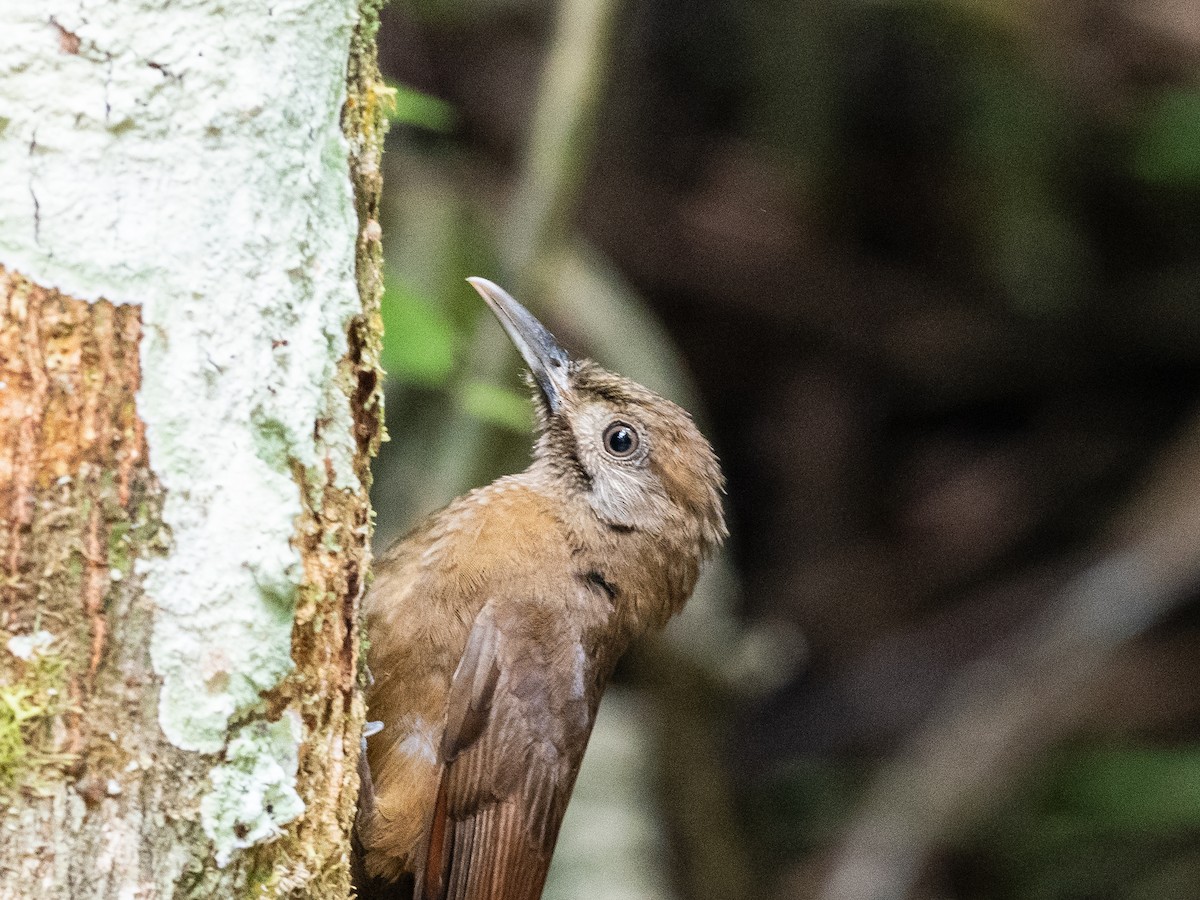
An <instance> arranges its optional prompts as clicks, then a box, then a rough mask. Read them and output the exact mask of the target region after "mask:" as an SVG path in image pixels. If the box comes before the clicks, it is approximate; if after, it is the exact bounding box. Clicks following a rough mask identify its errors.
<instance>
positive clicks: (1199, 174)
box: [1133, 90, 1200, 188]
mask: <svg viewBox="0 0 1200 900" xmlns="http://www.w3.org/2000/svg"><path fill="white" fill-rule="evenodd" d="M1133 165H1134V171H1135V172H1136V173H1137V175H1138V177H1139V178H1141V179H1142V180H1143V181H1146V182H1148V183H1150V184H1154V185H1159V186H1161V187H1193V188H1195V187H1200V91H1195V90H1190V91H1189V90H1175V91H1166V92H1165V93H1163V94H1162V95H1161V96H1160V97H1159V98H1158V101H1157V102H1156V103H1155V104H1154V106H1153V108H1152V109H1151V110H1150V113H1149V115H1148V117H1147V119H1146V122H1145V125H1144V127H1143V128H1142V130H1141V133H1140V134H1139V135H1138V137H1137V146H1136V148H1135V150H1134V157H1133Z"/></svg>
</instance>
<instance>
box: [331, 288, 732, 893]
mask: <svg viewBox="0 0 1200 900" xmlns="http://www.w3.org/2000/svg"><path fill="white" fill-rule="evenodd" d="M467 281H468V282H469V283H470V285H471V286H472V287H473V288H474V289H475V290H476V291H477V292H478V293H479V294H480V296H481V297H482V298H483V300H484V301H485V302H486V303H487V305H488V306H489V307H490V308H491V310H492V312H493V313H494V314H495V316H496V318H497V319H499V322H500V324H501V326H503V328H504V330H505V331H506V332H507V334H508V336H509V338H510V339H511V340H512V342H513V343H514V344H515V346H516V348H517V350H518V351H519V353H520V355H521V356H522V357H523V359H524V362H525V364H526V366H528V370H529V376H528V378H527V380H528V382H529V384H530V388H531V390H532V392H533V395H534V407H535V410H536V419H537V423H536V424H537V437H536V440H535V442H534V445H533V452H532V461H531V463H530V465H529V467H528V468H527V469H526V470H525V471H523V472H520V473H518V474H512V475H506V476H503V477H501V478H499V479H497V480H496V481H494V482H492V483H491V484H489V485H487V486H485V487H481V488H477V489H475V490H472V491H470V492H469V493H467V494H464V495H463V496H461V497H459V498H458V499H456V500H454V501H452V502H451V503H450V504H449V505H448V506H446V507H445V508H443V509H442V510H441V511H439V512H437V513H434V514H433V515H432V516H430V517H429V518H428V519H427V520H425V521H424V522H423V523H422V524H420V525H418V526H417V527H416V528H415V529H413V530H412V531H411V532H409V533H408V534H407V535H405V536H404V537H403V538H401V539H400V540H399V541H397V542H396V543H395V544H394V545H393V546H392V547H391V548H390V549H388V550H387V551H386V552H385V553H383V554H382V556H381V557H380V559H379V561H378V563H377V565H376V566H375V570H374V579H373V582H372V584H371V586H370V588H369V589H368V591H367V594H366V596H365V597H364V600H363V609H364V617H365V623H366V637H367V646H368V649H367V651H366V660H367V670H368V672H369V673H370V678H369V683H368V686H367V688H366V701H367V717H368V719H369V720H371V728H370V731H369V732H368V734H369V736H368V737H365V738H364V744H365V751H364V755H363V761H362V763H360V766H359V772H360V775H361V781H362V787H361V792H360V798H359V806H358V812H357V817H356V822H355V828H354V838H355V840H354V844H355V859H354V861H353V865H352V868H353V871H354V880H355V883H356V887H357V890H358V892H359V896H360V897H364V898H366V897H372V898H373V897H381V898H384V897H387V898H393V897H395V898H405V900H407V898H410V897H411V898H415V900H537V898H539V897H540V896H541V894H542V889H543V887H544V884H545V880H546V874H547V871H548V870H549V867H550V860H551V856H552V854H553V850H554V845H555V841H556V839H557V837H558V832H559V827H560V825H561V824H562V819H563V815H564V813H565V811H566V807H567V802H568V800H569V798H570V795H571V790H572V788H573V786H574V783H575V777H576V775H577V774H578V772H579V767H580V763H581V762H582V760H583V755H584V750H585V748H586V746H587V742H588V738H589V735H590V734H591V730H592V725H593V723H594V722H595V720H596V713H597V709H598V707H599V704H600V699H601V695H602V694H603V693H604V689H605V686H606V685H607V682H608V680H609V678H610V676H611V675H612V672H613V669H614V667H615V665H616V663H617V660H618V659H619V658H620V656H621V655H622V654H623V653H624V652H625V650H626V649H627V648H628V646H629V644H630V642H631V641H633V640H634V639H636V638H638V637H639V636H641V635H643V634H645V633H647V632H650V631H654V630H656V629H659V628H661V627H662V626H663V625H665V624H666V622H667V621H668V620H669V619H670V618H671V616H673V615H674V614H675V613H677V612H679V611H680V610H681V609H682V608H683V606H684V604H685V602H686V601H687V599H688V597H689V596H690V595H691V593H692V590H693V588H694V586H695V584H696V580H697V577H698V574H699V572H700V569H701V566H702V564H703V562H704V560H705V559H706V558H707V557H709V556H711V555H712V554H713V553H714V552H715V551H716V550H717V548H718V547H719V546H720V545H721V544H722V542H723V541H724V539H725V538H726V537H727V534H728V532H727V528H726V524H725V517H724V512H723V509H722V497H723V495H724V492H725V481H724V476H723V474H722V472H721V468H720V464H719V462H718V460H717V456H716V454H715V453H714V451H713V448H712V446H711V445H710V443H709V442H708V441H707V440H706V439H705V437H704V436H703V435H702V434H701V433H700V430H699V429H698V428H697V426H696V425H695V423H694V422H693V420H692V418H691V416H690V415H689V414H688V413H687V412H686V411H684V410H683V409H682V408H680V407H679V406H677V405H676V404H674V403H672V402H671V401H669V400H666V399H664V398H662V397H660V396H658V395H657V394H655V393H654V392H652V391H650V390H648V389H647V388H645V387H642V386H641V385H640V384H637V383H636V382H634V381H631V380H629V379H627V378H623V377H621V376H620V375H617V374H614V373H612V372H609V371H607V370H605V369H604V368H602V367H601V366H599V365H597V364H596V363H594V362H592V361H590V360H587V359H583V358H579V359H576V358H572V357H571V356H569V355H568V354H567V352H566V351H565V350H564V349H563V348H562V347H561V346H560V345H559V343H558V341H556V340H555V338H554V336H553V335H552V334H551V333H550V332H549V331H548V330H547V329H546V328H545V326H543V325H542V324H541V322H539V321H538V320H537V319H536V318H535V317H534V316H533V315H532V314H531V313H530V312H529V311H528V310H527V309H526V308H525V307H524V306H522V305H521V304H520V303H519V302H518V301H517V300H516V299H514V298H513V297H512V296H511V295H510V294H509V293H507V292H506V291H505V290H504V289H503V288H501V287H499V286H498V285H496V284H495V283H493V282H491V281H488V280H487V279H484V278H479V277H472V278H468V279H467Z"/></svg>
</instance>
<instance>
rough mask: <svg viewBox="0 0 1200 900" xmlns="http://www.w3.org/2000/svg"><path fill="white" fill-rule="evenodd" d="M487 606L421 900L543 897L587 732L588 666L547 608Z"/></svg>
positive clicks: (445, 760)
mask: <svg viewBox="0 0 1200 900" xmlns="http://www.w3.org/2000/svg"><path fill="white" fill-rule="evenodd" d="M515 606H516V605H515V604H502V605H501V604H496V603H489V604H487V605H486V606H485V607H484V608H483V610H482V611H481V612H480V613H479V615H478V617H477V618H476V621H475V623H474V625H473V627H472V629H471V634H470V636H469V637H468V639H467V646H466V649H465V650H464V652H463V656H462V660H461V661H460V663H459V666H458V669H457V670H456V671H455V674H454V679H453V682H452V684H451V687H450V696H449V702H448V707H447V720H446V730H445V734H444V738H443V741H442V747H441V751H440V756H441V760H442V764H443V769H442V775H441V780H440V782H439V785H438V795H437V802H436V805H435V807H434V813H433V820H432V824H431V827H430V829H429V831H428V838H427V848H426V852H425V866H424V869H423V871H419V872H418V873H417V892H416V896H417V897H418V898H421V900H537V898H538V897H540V896H541V891H542V886H543V884H544V882H545V880H546V872H547V871H548V869H549V867H550V857H551V854H552V852H553V850H554V842H555V840H556V839H557V837H558V829H559V825H560V824H561V823H562V818H563V814H564V812H565V811H566V806H567V800H568V799H569V797H570V793H571V788H572V786H573V785H574V781H575V775H576V773H577V772H578V769H579V763H580V761H581V760H582V758H583V749H584V747H585V746H586V743H587V738H588V734H589V732H590V731H591V726H592V720H593V718H594V709H592V708H591V705H590V703H589V700H588V699H587V698H586V697H585V696H584V690H583V685H584V681H585V671H584V670H585V668H586V659H585V658H584V654H583V653H582V650H581V649H580V647H581V645H580V643H579V641H578V639H577V638H576V637H573V636H572V635H571V634H570V633H569V632H568V631H567V628H566V626H565V625H563V624H562V617H561V616H555V615H553V614H552V613H553V611H552V610H549V609H540V608H538V607H536V606H524V607H523V608H521V609H514V607H515Z"/></svg>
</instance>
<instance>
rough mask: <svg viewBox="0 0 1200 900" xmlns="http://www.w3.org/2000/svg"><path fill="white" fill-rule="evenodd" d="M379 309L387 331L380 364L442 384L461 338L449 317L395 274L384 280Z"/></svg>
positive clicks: (398, 374) (411, 378)
mask: <svg viewBox="0 0 1200 900" xmlns="http://www.w3.org/2000/svg"><path fill="white" fill-rule="evenodd" d="M382 312H383V329H384V334H386V335H387V340H386V341H385V342H384V345H383V366H384V368H385V369H386V370H387V372H388V374H389V375H391V376H392V377H394V378H397V379H401V380H404V381H408V382H412V383H416V384H425V385H429V386H431V387H437V386H440V385H442V384H445V382H446V379H447V378H449V376H450V373H451V371H453V369H454V356H455V348H456V346H457V345H458V344H459V343H460V342H461V340H462V335H461V333H460V332H459V331H458V330H456V329H455V327H454V324H453V323H452V322H451V321H450V320H449V318H448V317H447V316H446V315H445V314H444V313H443V312H442V311H441V310H440V309H439V308H438V307H437V306H436V305H435V304H434V303H432V302H431V301H430V300H429V299H428V298H426V297H422V296H421V295H420V294H418V293H416V292H415V291H414V290H412V288H411V287H409V286H408V285H407V284H406V283H405V282H404V279H403V278H401V277H399V276H394V275H391V276H388V277H387V278H386V279H385V281H384V286H383V301H382Z"/></svg>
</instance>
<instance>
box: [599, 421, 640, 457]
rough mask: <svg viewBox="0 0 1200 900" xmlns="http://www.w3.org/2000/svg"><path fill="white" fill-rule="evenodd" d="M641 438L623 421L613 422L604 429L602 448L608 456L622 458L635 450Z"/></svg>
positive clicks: (630, 454)
mask: <svg viewBox="0 0 1200 900" xmlns="http://www.w3.org/2000/svg"><path fill="white" fill-rule="evenodd" d="M640 443H641V439H640V438H639V437H638V433H637V430H636V429H635V428H634V427H633V426H632V425H629V424H626V423H625V422H621V421H617V422H613V423H612V424H611V425H609V426H608V427H607V428H605V429H604V449H605V450H606V451H607V452H608V454H609V456H615V457H617V459H624V458H626V457H629V456H632V455H633V454H634V453H636V452H637V448H638V444H640Z"/></svg>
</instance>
